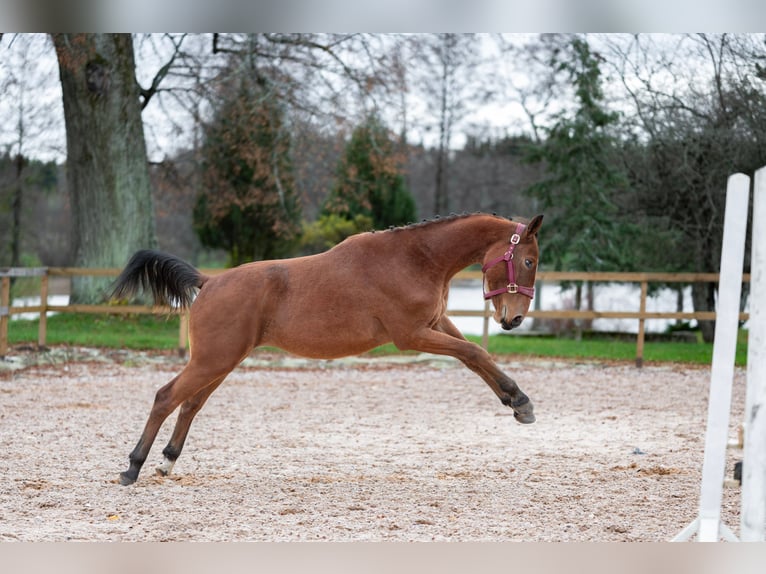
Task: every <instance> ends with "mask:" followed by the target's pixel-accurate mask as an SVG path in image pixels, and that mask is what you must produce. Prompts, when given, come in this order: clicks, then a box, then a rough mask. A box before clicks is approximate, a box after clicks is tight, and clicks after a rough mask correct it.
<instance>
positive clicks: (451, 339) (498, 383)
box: [394, 317, 535, 424]
mask: <svg viewBox="0 0 766 574" xmlns="http://www.w3.org/2000/svg"><path fill="white" fill-rule="evenodd" d="M437 329H439V330H438V331H435V330H433V329H430V328H422V329H419V330H416V331H414V332H413V333H409V334H408V335H407V336H406V337H405V338H403V339H400V340H395V341H394V342H395V343H396V345H397V346H398V347H399V348H400V349H414V350H417V351H422V352H426V353H435V354H438V355H449V356H452V357H455V358H456V359H459V360H460V361H461V362H462V363H463V364H464V365H465V366H466V367H468V368H469V369H471V370H472V371H473V372H474V373H476V374H477V375H479V376H480V377H481V378H482V379H483V380H484V381H485V382H486V383H487V385H489V387H490V388H491V389H492V390H493V391H494V393H495V394H496V395H497V397H498V398H499V399H500V401H501V402H502V403H503V404H504V405H506V406H508V407H511V408H512V409H513V416H514V417H515V418H516V420H517V421H519V422H520V423H524V424H529V423H533V422H535V415H534V407H533V405H532V402H531V401H530V400H529V397H527V395H525V394H524V393H523V392H522V390H521V389H520V388H519V386H518V385H517V384H516V381H514V380H513V379H512V378H510V377H509V376H508V375H506V374H505V373H504V372H503V371H501V370H500V368H499V367H498V366H497V365H496V364H495V362H494V361H493V360H492V357H490V356H489V353H487V352H486V351H485V350H484V349H482V348H481V347H480V346H479V345H477V344H475V343H471V342H470V341H466V340H465V338H464V337H463V335H462V334H461V333H460V331H459V330H458V329H457V328H456V327H455V326H454V324H453V323H452V322H451V321H450V320H449V319H447V317H443V318H442V319H441V321H440V322H439V324H438V325H437Z"/></svg>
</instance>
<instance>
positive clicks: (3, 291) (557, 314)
mask: <svg viewBox="0 0 766 574" xmlns="http://www.w3.org/2000/svg"><path fill="white" fill-rule="evenodd" d="M222 271H223V270H222V269H205V270H203V272H205V273H208V274H215V273H220V272H222ZM120 272H121V269H111V268H110V269H106V268H104V269H94V268H76V267H38V268H23V267H12V268H0V357H4V356H5V355H6V354H7V352H8V320H9V318H10V316H11V315H15V314H19V313H39V314H40V323H39V329H38V341H37V343H38V345H39V346H40V347H44V346H45V342H46V338H47V314H48V313H50V312H56V313H94V314H95V313H106V314H152V315H167V314H168V313H179V312H178V311H175V310H172V309H169V308H167V307H162V306H145V305H106V304H105V305H76V304H75V305H49V304H48V283H49V278H50V277H70V278H71V277H75V276H91V277H116V276H117V275H119V274H120ZM12 277H40V305H34V306H23V307H20V306H16V307H14V306H11V301H10V285H11V278H12ZM481 278H482V273H481V272H480V271H462V272H460V273H458V274H457V275H456V276H455V278H454V280H455V281H459V280H466V279H478V280H481ZM718 279H719V276H718V274H717V273H586V272H577V271H575V272H562V271H540V272H538V273H537V283H538V284H540V283H560V282H578V281H582V282H591V283H634V284H636V283H637V284H639V285H640V298H639V310H638V311H596V310H590V311H589V310H566V309H548V310H541V309H532V310H530V311H529V313H528V316H529V317H533V318H540V319H575V320H577V319H582V320H592V319H635V320H637V321H638V333H637V335H636V365H637V366H639V367H640V366H641V365H642V364H643V357H644V342H645V339H646V331H645V323H646V321H647V320H653V319H685V320H697V321H705V320H715V318H716V313H715V312H714V311H698V312H679V311H674V312H663V311H647V310H646V300H647V297H648V291H649V284H650V283H682V284H688V283H699V282H701V283H717V282H718ZM743 281H744V282H749V281H750V276H749V275H748V274H745V275H743ZM179 314H180V315H181V326H180V329H179V335H178V349H179V352H180V353H185V352H186V347H187V342H188V339H187V336H188V333H187V331H188V322H187V321H188V315H187V314H186V313H179ZM447 314H448V315H450V316H453V317H482V318H483V320H484V325H483V330H482V345H483V346H484V348H485V349H486V348H487V345H488V340H489V321H490V319H491V317H492V311H491V309H490V304H489V302H488V301H487V302H485V305H484V309H450V310H449V311H447ZM739 318H740V320H741V321H745V320H747V318H748V315H747V313H741V314H740V316H739Z"/></svg>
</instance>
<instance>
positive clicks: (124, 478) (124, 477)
mask: <svg viewBox="0 0 766 574" xmlns="http://www.w3.org/2000/svg"><path fill="white" fill-rule="evenodd" d="M134 482H136V479H135V478H133V477H132V476H129V475H128V473H127V472H121V473H120V484H121V485H122V486H130V485H131V484H133V483H134Z"/></svg>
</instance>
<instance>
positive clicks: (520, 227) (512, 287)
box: [481, 223, 535, 299]
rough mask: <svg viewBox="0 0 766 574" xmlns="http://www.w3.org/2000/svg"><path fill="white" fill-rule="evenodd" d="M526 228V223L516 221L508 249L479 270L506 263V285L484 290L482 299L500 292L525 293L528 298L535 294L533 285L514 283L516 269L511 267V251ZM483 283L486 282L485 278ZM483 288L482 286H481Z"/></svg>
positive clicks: (484, 270)
mask: <svg viewBox="0 0 766 574" xmlns="http://www.w3.org/2000/svg"><path fill="white" fill-rule="evenodd" d="M526 228H527V226H526V225H524V224H523V223H518V224H517V225H516V232H515V233H514V234H513V235H511V240H510V243H509V245H508V249H507V250H506V252H505V253H503V256H502V257H498V258H497V259H493V260H492V261H490V262H489V263H487V264H485V265H484V266H483V267H482V268H481V271H482V273H486V272H487V271H488V270H489V269H490V268H492V267H494V266H495V265H497V264H498V263H501V262H503V261H505V263H506V274H507V276H508V285H506V286H505V287H502V288H500V289H495V290H493V291H489V292H487V291H485V292H484V299H491V298H492V297H494V296H495V295H501V294H502V293H521V294H522V295H526V296H527V297H529V298H530V299H533V298H534V296H535V288H534V287H525V286H523V285H519V284H518V283H516V271H515V270H514V268H513V251H514V249H516V246H517V245H518V244H519V242H520V241H521V235H522V233H524V230H525V229H526ZM484 283H485V284H486V278H485V281H484ZM482 288H483V287H482Z"/></svg>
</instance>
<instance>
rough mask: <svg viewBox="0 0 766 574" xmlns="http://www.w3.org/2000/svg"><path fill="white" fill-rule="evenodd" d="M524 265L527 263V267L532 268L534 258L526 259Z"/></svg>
mask: <svg viewBox="0 0 766 574" xmlns="http://www.w3.org/2000/svg"><path fill="white" fill-rule="evenodd" d="M524 265H526V266H527V269H532V266H533V262H532V260H531V259H525V260H524Z"/></svg>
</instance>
